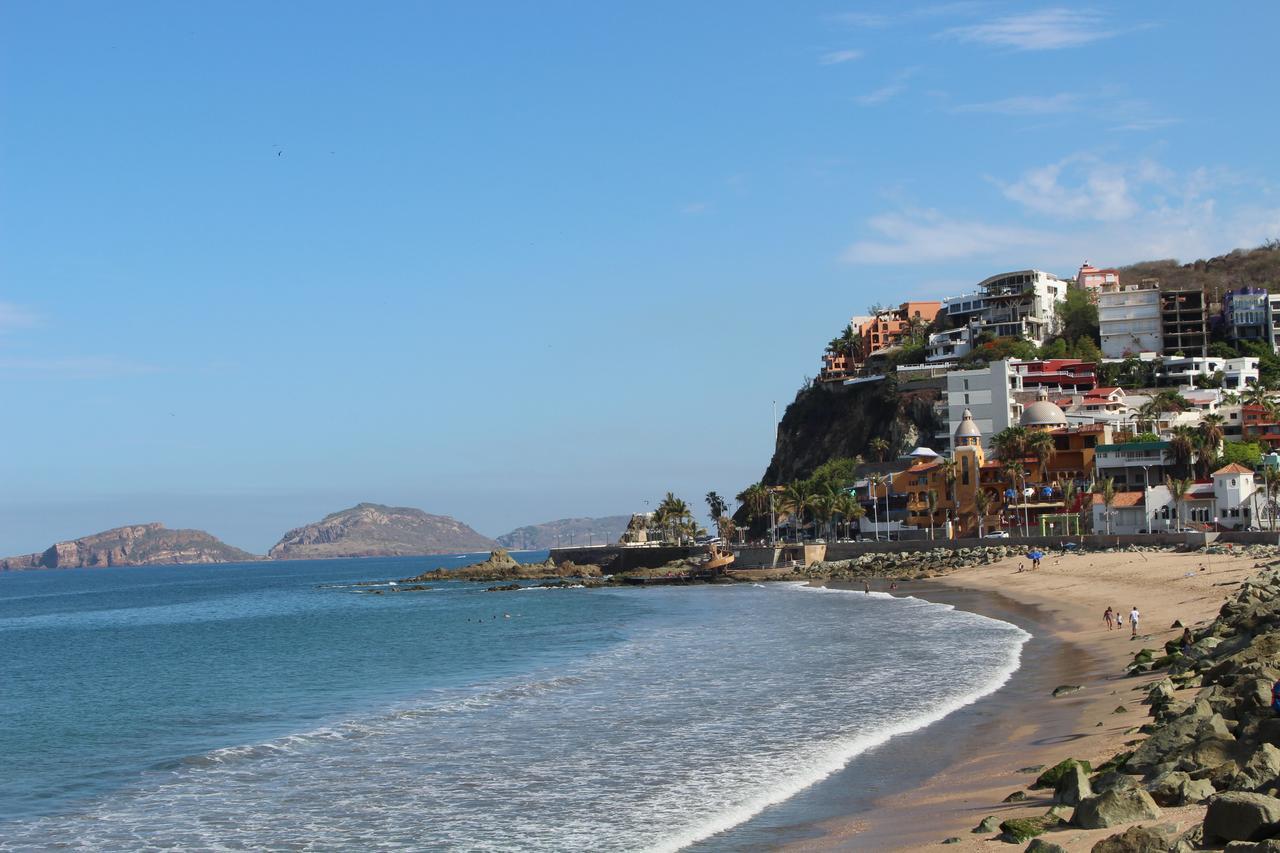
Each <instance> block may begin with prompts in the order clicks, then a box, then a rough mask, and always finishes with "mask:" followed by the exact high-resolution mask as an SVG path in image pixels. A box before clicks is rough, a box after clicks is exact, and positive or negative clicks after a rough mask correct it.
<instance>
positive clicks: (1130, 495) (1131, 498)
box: [1093, 492, 1142, 509]
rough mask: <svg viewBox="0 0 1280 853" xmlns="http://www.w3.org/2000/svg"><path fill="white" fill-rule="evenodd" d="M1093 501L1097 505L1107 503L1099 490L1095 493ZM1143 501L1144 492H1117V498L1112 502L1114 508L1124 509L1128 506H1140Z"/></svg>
mask: <svg viewBox="0 0 1280 853" xmlns="http://www.w3.org/2000/svg"><path fill="white" fill-rule="evenodd" d="M1093 502H1094V504H1095V505H1097V504H1101V503H1105V501H1103V500H1102V495H1100V494H1098V493H1097V492H1094V493H1093ZM1141 503H1142V492H1116V499H1115V500H1114V501H1112V502H1111V508H1112V509H1123V508H1125V507H1128V506H1139V505H1140V504H1141Z"/></svg>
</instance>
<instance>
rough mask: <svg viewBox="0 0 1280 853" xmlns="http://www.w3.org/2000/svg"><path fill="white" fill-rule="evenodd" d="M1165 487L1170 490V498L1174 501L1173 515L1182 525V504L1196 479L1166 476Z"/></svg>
mask: <svg viewBox="0 0 1280 853" xmlns="http://www.w3.org/2000/svg"><path fill="white" fill-rule="evenodd" d="M1164 484H1165V487H1166V488H1167V489H1168V490H1169V498H1170V499H1171V500H1172V501H1173V516H1174V519H1175V520H1176V521H1177V522H1178V527H1181V526H1182V506H1183V502H1184V501H1185V500H1186V498H1187V492H1189V491H1191V487H1192V486H1193V485H1194V484H1195V481H1194V480H1192V479H1191V478H1189V477H1184V478H1182V479H1178V478H1175V477H1165V478H1164Z"/></svg>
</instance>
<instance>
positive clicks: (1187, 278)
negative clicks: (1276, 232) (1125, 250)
mask: <svg viewBox="0 0 1280 853" xmlns="http://www.w3.org/2000/svg"><path fill="white" fill-rule="evenodd" d="M1144 278H1158V279H1160V284H1161V285H1162V286H1165V287H1170V286H1173V287H1202V288H1204V289H1205V291H1206V292H1207V293H1208V294H1209V301H1210V302H1218V301H1220V300H1221V298H1222V294H1223V293H1225V292H1226V291H1228V290H1231V289H1233V288H1241V287H1262V288H1265V289H1267V290H1270V291H1280V240H1268V241H1267V242H1266V243H1264V244H1262V245H1261V246H1258V247H1257V248H1255V249H1235V250H1233V251H1230V252H1228V253H1227V254H1225V255H1218V256H1217V257H1213V258H1209V259H1208V260H1204V259H1201V260H1198V261H1192V262H1191V263H1187V264H1180V263H1178V261H1176V260H1172V259H1166V260H1160V261H1140V262H1139V263H1136V264H1130V265H1129V266H1127V267H1121V268H1120V280H1121V281H1122V282H1136V281H1140V280H1142V279H1144Z"/></svg>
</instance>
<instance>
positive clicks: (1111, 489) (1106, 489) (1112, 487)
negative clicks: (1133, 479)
mask: <svg viewBox="0 0 1280 853" xmlns="http://www.w3.org/2000/svg"><path fill="white" fill-rule="evenodd" d="M1115 502H1116V481H1115V478H1113V477H1108V478H1107V479H1105V480H1103V481H1102V505H1103V506H1105V507H1106V508H1107V510H1106V512H1107V535H1108V536H1110V535H1111V507H1112V506H1114V505H1115Z"/></svg>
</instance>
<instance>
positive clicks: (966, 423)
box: [955, 409, 982, 438]
mask: <svg viewBox="0 0 1280 853" xmlns="http://www.w3.org/2000/svg"><path fill="white" fill-rule="evenodd" d="M955 437H956V438H982V431H981V430H980V429H978V425H977V424H975V423H974V422H973V412H971V411H969V410H968V409H965V410H964V415H962V416H961V418H960V426H958V427H956V432H955Z"/></svg>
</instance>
